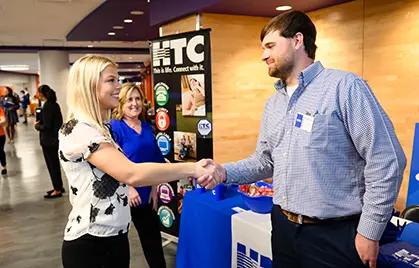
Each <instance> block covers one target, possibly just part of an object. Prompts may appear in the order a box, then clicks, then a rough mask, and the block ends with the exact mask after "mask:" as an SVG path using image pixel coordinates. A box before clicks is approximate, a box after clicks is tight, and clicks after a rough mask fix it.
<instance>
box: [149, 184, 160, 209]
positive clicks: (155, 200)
mask: <svg viewBox="0 0 419 268" xmlns="http://www.w3.org/2000/svg"><path fill="white" fill-rule="evenodd" d="M148 203H149V204H153V210H155V211H157V206H158V203H159V199H158V197H157V186H153V187H151V192H150V198H149V200H148Z"/></svg>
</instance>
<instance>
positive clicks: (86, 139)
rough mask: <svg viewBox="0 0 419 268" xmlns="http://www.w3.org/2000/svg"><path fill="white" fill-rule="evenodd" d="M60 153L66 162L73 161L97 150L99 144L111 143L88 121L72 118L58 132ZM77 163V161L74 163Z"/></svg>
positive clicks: (85, 157)
mask: <svg viewBox="0 0 419 268" xmlns="http://www.w3.org/2000/svg"><path fill="white" fill-rule="evenodd" d="M59 139H60V151H61V154H62V156H65V158H66V159H67V160H70V161H75V160H78V159H79V158H80V156H83V157H84V159H87V156H88V155H89V153H92V152H94V151H95V150H97V149H98V148H99V146H100V144H101V143H112V141H111V139H110V138H109V137H107V136H106V135H105V134H104V133H103V131H101V130H100V129H99V128H98V127H97V126H95V125H94V124H92V123H90V122H89V121H86V120H82V119H76V118H73V119H71V120H69V121H67V122H65V123H64V124H63V126H62V127H61V129H60V132H59ZM76 162H77V161H76Z"/></svg>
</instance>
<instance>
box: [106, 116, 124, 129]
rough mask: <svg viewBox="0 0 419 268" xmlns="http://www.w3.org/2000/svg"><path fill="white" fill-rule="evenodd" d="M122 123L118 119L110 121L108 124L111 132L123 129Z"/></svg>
mask: <svg viewBox="0 0 419 268" xmlns="http://www.w3.org/2000/svg"><path fill="white" fill-rule="evenodd" d="M123 123H124V122H123V121H122V120H118V119H112V120H111V121H110V122H109V124H110V125H111V128H112V130H113V131H119V130H120V129H121V128H122V127H123Z"/></svg>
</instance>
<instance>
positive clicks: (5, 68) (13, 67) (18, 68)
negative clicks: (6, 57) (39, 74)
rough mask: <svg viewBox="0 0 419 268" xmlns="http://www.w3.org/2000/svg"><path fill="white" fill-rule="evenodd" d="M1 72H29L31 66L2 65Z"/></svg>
mask: <svg viewBox="0 0 419 268" xmlns="http://www.w3.org/2000/svg"><path fill="white" fill-rule="evenodd" d="M0 70H2V71H27V70H29V65H1V66H0Z"/></svg>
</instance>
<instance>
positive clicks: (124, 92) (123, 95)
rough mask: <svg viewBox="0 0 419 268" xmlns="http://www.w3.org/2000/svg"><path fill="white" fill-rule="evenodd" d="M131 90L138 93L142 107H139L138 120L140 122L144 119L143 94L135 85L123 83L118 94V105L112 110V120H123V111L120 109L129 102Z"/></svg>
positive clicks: (145, 106) (144, 102)
mask: <svg viewBox="0 0 419 268" xmlns="http://www.w3.org/2000/svg"><path fill="white" fill-rule="evenodd" d="M133 90H137V91H138V93H140V98H141V104H142V107H141V114H140V116H139V119H141V120H145V119H146V113H147V102H146V101H147V99H146V98H145V96H144V93H143V91H142V90H141V88H140V87H139V86H137V85H136V84H135V83H125V84H123V85H122V88H121V91H120V92H119V105H118V107H117V108H115V109H113V111H112V118H114V119H116V120H122V118H124V111H123V108H122V107H123V106H124V104H125V103H127V101H128V100H129V96H130V95H131V92H132V91H133Z"/></svg>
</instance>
